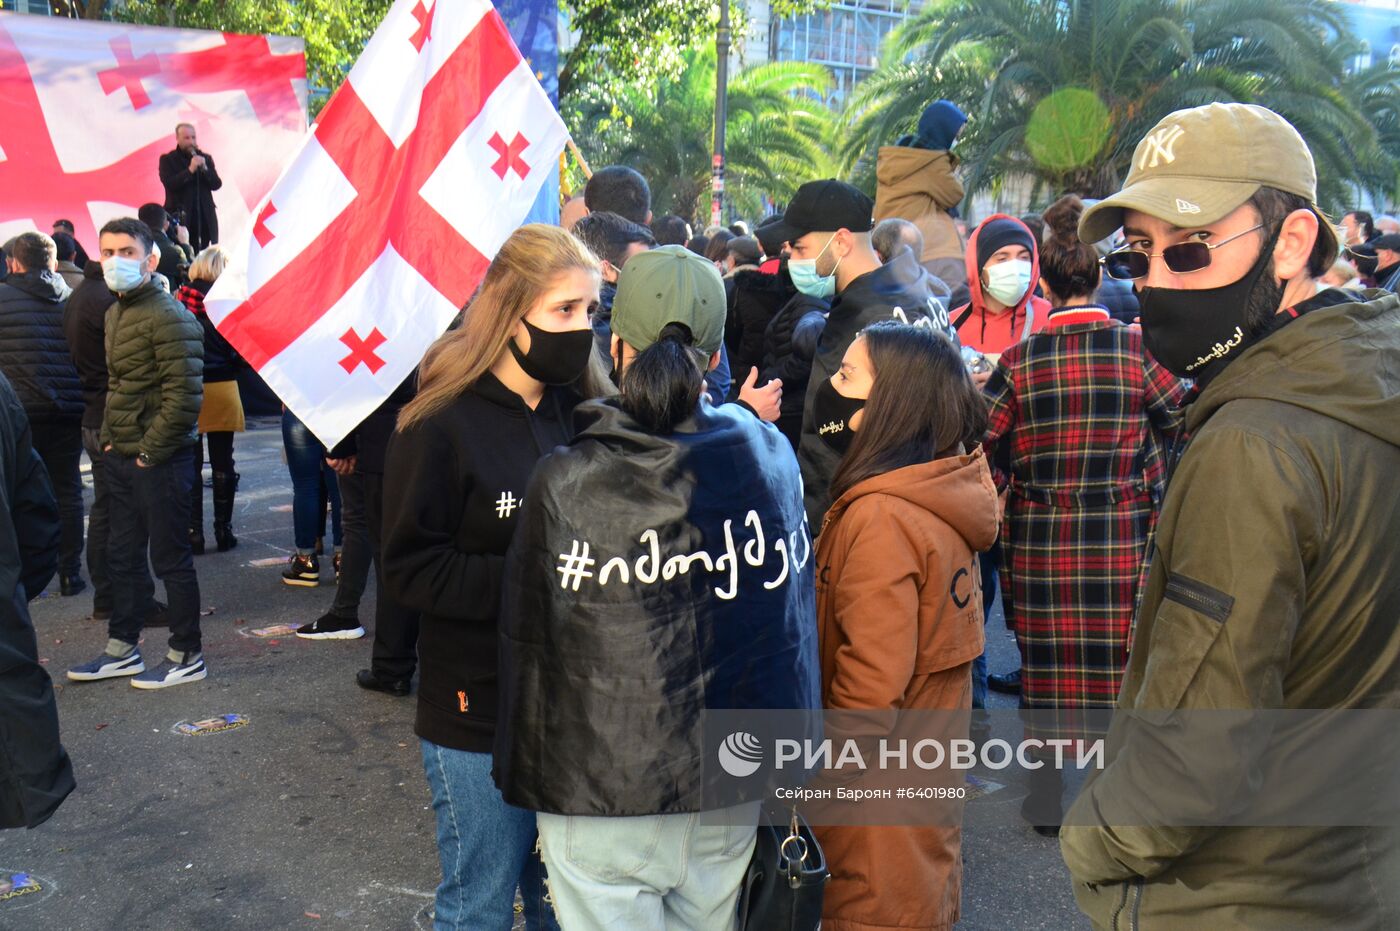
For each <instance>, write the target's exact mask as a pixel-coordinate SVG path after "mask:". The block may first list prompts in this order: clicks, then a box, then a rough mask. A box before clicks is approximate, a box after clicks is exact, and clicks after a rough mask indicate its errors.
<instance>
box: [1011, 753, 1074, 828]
mask: <svg viewBox="0 0 1400 931" xmlns="http://www.w3.org/2000/svg"><path fill="white" fill-rule="evenodd" d="M1040 762H1041V763H1042V766H1041V768H1040V769H1032V770H1029V771H1028V772H1027V773H1026V776H1027V783H1028V788H1029V790H1030V791H1029V792H1028V793H1027V794H1026V797H1025V799H1023V800H1022V802H1021V817H1022V818H1025V819H1026V821H1027V822H1029V823H1030V825H1031V826H1032V827H1034V828H1035V832H1036V833H1037V834H1039V835H1041V836H1042V837H1056V836H1058V835H1059V833H1060V822H1061V821H1063V820H1064V808H1063V807H1062V804H1063V803H1062V799H1063V798H1064V792H1065V783H1064V776H1063V774H1062V773H1061V772H1060V771H1059V770H1058V769H1056V768H1055V766H1054V758H1053V757H1042V758H1040Z"/></svg>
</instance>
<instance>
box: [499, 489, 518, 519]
mask: <svg viewBox="0 0 1400 931" xmlns="http://www.w3.org/2000/svg"><path fill="white" fill-rule="evenodd" d="M520 502H521V499H519V498H517V497H516V496H515V495H514V494H512V493H511V492H509V491H503V492H501V496H500V497H499V498H497V499H496V516H497V517H499V518H502V519H505V518H507V517H509V516H510V515H511V512H512V511H514V510H515V509H516V508H518V507H520Z"/></svg>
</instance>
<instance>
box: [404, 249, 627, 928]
mask: <svg viewBox="0 0 1400 931" xmlns="http://www.w3.org/2000/svg"><path fill="white" fill-rule="evenodd" d="M599 283H600V270H599V266H598V262H597V260H596V259H594V258H593V256H592V255H591V254H589V252H588V250H587V249H585V248H584V247H583V245H582V244H581V243H579V242H578V240H576V239H575V238H574V237H573V236H571V235H569V234H568V233H566V232H564V231H563V230H560V229H558V228H556V227H552V226H543V225H530V226H526V227H522V228H521V229H519V230H517V231H516V232H515V233H514V234H513V235H512V236H511V237H510V239H508V240H507V241H506V242H505V244H504V245H503V246H502V247H501V250H500V252H498V253H497V255H496V258H495V259H494V261H492V263H491V267H490V269H488V270H487V272H486V277H485V279H484V280H483V281H482V285H481V288H480V290H479V291H478V292H477V294H476V296H475V297H474V298H473V300H472V301H471V303H470V304H469V305H468V306H467V308H466V310H465V311H464V315H463V322H462V325H461V326H460V327H459V328H457V329H455V330H452V331H450V332H448V333H447V334H446V335H445V336H443V337H442V338H441V339H440V340H438V342H437V343H436V344H435V345H434V346H433V348H432V349H430V350H429V352H428V354H427V356H426V357H425V358H424V360H423V364H422V365H421V366H420V369H419V390H418V396H417V397H416V398H415V399H414V400H413V401H412V402H411V403H410V404H408V405H407V406H406V407H405V408H404V409H403V412H402V413H401V414H400V415H399V426H398V432H397V433H395V435H394V438H393V440H392V441H391V442H390V444H389V453H388V459H387V462H386V465H385V473H384V488H385V502H384V543H383V547H384V549H383V556H384V580H385V583H386V584H387V586H388V587H389V590H390V591H391V592H392V593H393V594H394V596H395V597H396V598H397V599H398V600H399V601H400V602H402V603H403V604H405V605H407V606H409V607H410V608H413V609H416V610H418V611H420V612H421V613H422V621H421V627H420V632H419V641H418V654H419V663H420V668H421V677H420V683H419V692H418V717H417V722H416V724H415V727H414V730H415V731H416V732H417V734H418V736H419V737H420V738H421V740H422V750H423V766H424V769H425V770H426V772H427V775H428V783H429V785H430V786H431V788H432V793H433V809H434V811H435V812H436V813H437V830H438V853H439V855H440V857H441V860H442V872H443V878H442V884H441V885H439V886H438V889H437V902H436V908H435V925H436V927H437V928H438V929H439V931H442V929H456V928H462V929H471V931H508V929H509V928H510V927H511V924H512V920H513V903H514V899H515V889H516V886H517V885H519V886H520V887H521V891H522V898H523V899H524V902H525V909H526V912H525V914H526V920H527V924H528V926H529V927H531V928H537V927H538V928H548V927H553V926H554V925H553V924H552V921H553V918H552V915H550V914H549V913H548V909H543V908H541V904H540V903H541V900H542V891H543V890H542V886H541V878H542V877H541V870H540V867H539V861H538V860H537V859H536V858H535V857H533V856H532V855H531V850H532V849H533V848H534V845H535V815H534V813H533V812H530V811H526V810H523V809H519V808H515V807H513V806H510V805H507V804H506V803H505V802H504V801H503V800H502V799H501V795H500V793H499V792H498V791H497V789H496V787H495V785H494V784H493V782H492V780H491V746H492V742H493V740H494V737H495V730H496V692H497V685H496V665H497V659H496V618H497V612H498V609H499V605H500V593H501V577H502V574H503V572H504V568H505V554H506V549H507V547H508V546H509V545H510V541H511V536H512V534H513V533H514V531H515V525H516V520H517V518H518V515H519V508H520V503H521V499H522V497H523V496H524V493H525V486H526V484H527V483H528V482H529V480H530V474H531V472H532V471H533V470H534V467H535V463H536V461H537V460H538V459H539V458H540V457H542V456H543V455H544V454H545V453H548V452H549V451H550V450H551V449H553V448H554V447H556V446H560V445H562V444H564V443H567V442H568V441H569V440H570V438H571V437H572V435H573V429H572V426H571V424H572V414H573V409H574V407H576V406H577V405H578V404H579V402H581V401H583V400H585V399H588V398H592V397H597V396H599V395H601V394H603V393H604V392H605V391H606V390H608V389H607V386H608V376H607V370H606V368H605V367H604V366H603V364H602V361H601V359H600V357H598V356H596V355H595V353H594V351H593V331H592V330H591V329H590V327H589V319H588V315H589V311H590V309H591V308H592V307H593V306H594V305H595V304H596V303H597V300H598V287H599Z"/></svg>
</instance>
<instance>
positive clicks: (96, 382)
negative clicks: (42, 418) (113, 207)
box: [63, 261, 117, 430]
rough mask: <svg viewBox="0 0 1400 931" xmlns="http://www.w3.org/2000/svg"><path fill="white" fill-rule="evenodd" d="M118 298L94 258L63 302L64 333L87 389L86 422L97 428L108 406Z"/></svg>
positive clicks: (84, 403) (84, 394) (81, 380)
mask: <svg viewBox="0 0 1400 931" xmlns="http://www.w3.org/2000/svg"><path fill="white" fill-rule="evenodd" d="M116 301H117V296H116V295H115V294H113V293H112V292H111V291H109V290H108V289H107V282H106V280H105V279H103V277H102V263H101V262H96V261H93V262H88V263H87V264H86V265H85V266H83V283H82V284H80V285H78V286H77V287H76V288H74V289H73V293H72V294H70V295H68V303H67V304H65V305H64V306H63V335H64V336H65V337H67V339H68V351H69V353H70V354H71V355H72V356H73V364H74V366H75V367H76V368H77V370H78V381H79V382H80V383H81V384H82V389H83V426H84V427H91V428H92V429H94V430H101V429H102V413H103V411H105V410H106V409H107V339H106V335H105V334H106V325H107V322H106V321H107V308H109V307H111V306H112V305H113V304H115V303H116Z"/></svg>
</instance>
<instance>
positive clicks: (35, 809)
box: [0, 375, 74, 828]
mask: <svg viewBox="0 0 1400 931" xmlns="http://www.w3.org/2000/svg"><path fill="white" fill-rule="evenodd" d="M58 537H59V532H58V503H57V502H56V501H55V500H54V495H53V489H52V488H51V487H50V485H49V478H48V473H47V471H46V470H45V469H44V465H43V463H42V462H40V460H39V456H38V454H36V453H35V452H34V448H33V446H32V445H31V441H30V434H29V422H28V420H27V418H26V417H25V415H24V408H23V407H22V406H21V405H20V402H19V398H18V397H17V396H16V395H15V392H14V389H13V388H11V387H10V383H9V382H8V381H7V380H6V379H5V378H4V376H3V375H0V721H3V722H4V726H3V727H0V828H18V827H29V828H33V827H37V826H39V825H40V824H43V823H44V822H45V821H47V820H48V819H49V816H50V815H52V814H53V813H54V811H55V810H56V809H57V808H58V806H59V805H60V804H62V802H63V800H64V798H66V797H67V795H68V793H69V792H72V791H73V788H74V782H73V766H72V764H71V763H70V762H69V761H68V754H67V753H65V752H64V750H63V745H62V744H61V743H59V739H58V706H57V705H56V704H55V702H54V694H53V683H52V682H50V681H49V675H48V673H47V672H45V671H44V667H43V666H41V665H40V664H39V649H38V643H37V641H36V639H35V636H34V625H33V623H32V622H31V621H30V619H29V606H28V602H29V600H30V599H31V598H33V597H34V596H36V595H38V594H39V593H40V592H42V591H43V590H44V586H46V585H48V584H49V580H50V579H52V578H53V574H54V571H55V570H56V569H57V568H58Z"/></svg>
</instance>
